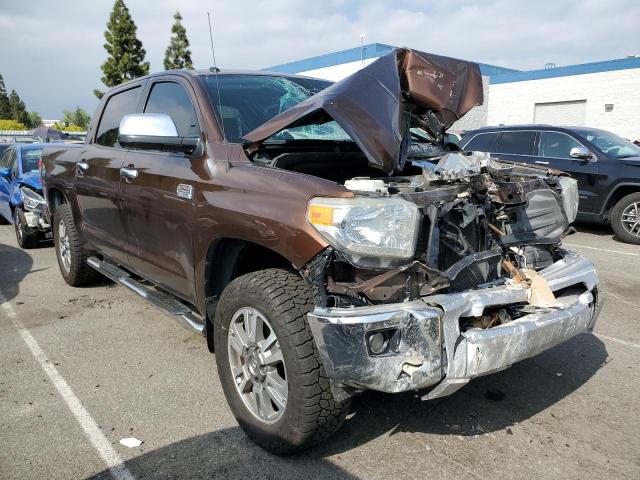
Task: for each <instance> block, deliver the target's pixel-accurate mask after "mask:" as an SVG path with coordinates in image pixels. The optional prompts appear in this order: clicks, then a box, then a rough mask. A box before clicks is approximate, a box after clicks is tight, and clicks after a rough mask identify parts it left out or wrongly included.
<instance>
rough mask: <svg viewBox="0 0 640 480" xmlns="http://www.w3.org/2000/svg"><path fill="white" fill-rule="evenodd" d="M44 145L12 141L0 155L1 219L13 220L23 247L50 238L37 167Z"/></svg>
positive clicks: (34, 244) (49, 226)
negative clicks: (13, 142) (14, 142)
mask: <svg viewBox="0 0 640 480" xmlns="http://www.w3.org/2000/svg"><path fill="white" fill-rule="evenodd" d="M45 145H46V144H41V143H30V144H15V145H11V146H10V147H9V148H7V149H6V150H5V151H4V153H3V154H2V157H0V222H9V223H13V225H14V227H15V229H16V238H17V240H18V244H19V245H20V247H22V248H33V247H36V246H38V245H39V244H40V243H41V242H42V241H43V240H49V239H51V238H52V235H51V225H49V222H48V221H47V220H46V217H45V214H44V213H45V210H44V209H45V207H46V202H45V200H44V198H43V197H42V179H41V178H40V170H39V166H40V160H41V158H42V150H43V148H44V147H45Z"/></svg>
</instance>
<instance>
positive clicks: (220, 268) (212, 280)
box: [205, 238, 292, 299]
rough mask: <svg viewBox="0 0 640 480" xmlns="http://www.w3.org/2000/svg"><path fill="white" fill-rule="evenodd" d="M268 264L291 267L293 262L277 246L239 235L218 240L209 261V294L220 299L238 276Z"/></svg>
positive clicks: (270, 265)
mask: <svg viewBox="0 0 640 480" xmlns="http://www.w3.org/2000/svg"><path fill="white" fill-rule="evenodd" d="M267 268H284V269H291V268H292V266H291V262H289V261H288V260H287V259H286V258H284V257H283V256H282V255H280V254H279V253H277V252H274V251H273V250H271V249H269V248H266V247H263V246H261V245H258V244H256V243H252V242H248V241H246V240H238V239H235V238H226V239H222V240H218V241H217V242H215V243H214V244H212V245H211V246H210V247H209V251H208V252H207V260H206V263H205V295H206V297H207V299H211V298H213V299H217V298H218V297H219V296H220V294H221V293H222V291H223V290H224V289H225V287H226V286H227V285H228V284H229V283H230V282H231V281H232V280H234V279H235V278H238V277H239V276H241V275H245V274H247V273H251V272H257V271H258V270H265V269H267Z"/></svg>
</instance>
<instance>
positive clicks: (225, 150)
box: [207, 12, 229, 171]
mask: <svg viewBox="0 0 640 480" xmlns="http://www.w3.org/2000/svg"><path fill="white" fill-rule="evenodd" d="M207 21H208V22H209V40H211V56H212V57H213V67H211V68H209V71H210V72H213V73H214V74H215V76H216V91H217V97H218V114H219V115H220V128H221V129H222V141H223V142H224V152H225V155H226V157H227V164H226V170H227V171H229V149H228V145H227V135H226V134H225V132H224V117H223V116H222V101H221V100H220V82H219V81H218V73H220V69H219V68H218V64H217V63H216V50H215V48H213V30H212V29H211V15H209V12H207Z"/></svg>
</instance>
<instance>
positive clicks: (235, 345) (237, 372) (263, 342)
mask: <svg viewBox="0 0 640 480" xmlns="http://www.w3.org/2000/svg"><path fill="white" fill-rule="evenodd" d="M227 342H228V348H227V350H228V352H229V365H230V367H231V375H232V377H233V382H234V385H235V387H236V390H237V391H238V394H239V395H240V398H241V399H242V402H243V403H244V404H245V406H246V407H247V409H248V410H249V412H251V414H252V415H253V416H254V417H255V418H257V419H258V420H260V421H262V422H265V423H275V422H277V421H278V420H279V419H280V418H281V417H282V415H283V414H284V411H285V408H286V406H287V399H288V396H289V386H288V383H287V373H286V368H285V364H284V358H283V356H282V350H281V349H280V343H279V342H278V338H277V337H276V334H275V331H274V329H273V327H272V326H271V324H270V323H269V321H268V320H267V318H266V317H265V316H264V315H262V314H261V313H260V312H259V311H258V310H256V309H255V308H251V307H243V308H240V309H238V310H237V311H236V312H235V313H234V314H233V317H232V318H231V323H230V324H229V332H228V334H227Z"/></svg>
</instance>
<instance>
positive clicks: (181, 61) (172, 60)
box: [164, 12, 193, 70]
mask: <svg viewBox="0 0 640 480" xmlns="http://www.w3.org/2000/svg"><path fill="white" fill-rule="evenodd" d="M173 18H174V20H175V22H174V24H173V27H171V33H172V35H171V41H170V42H169V46H168V47H167V50H166V52H165V54H164V69H165V70H173V69H180V68H186V69H187V70H192V69H193V63H192V62H191V50H189V39H188V38H187V29H186V28H184V26H183V25H182V15H180V12H176V14H175V15H174V16H173Z"/></svg>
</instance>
